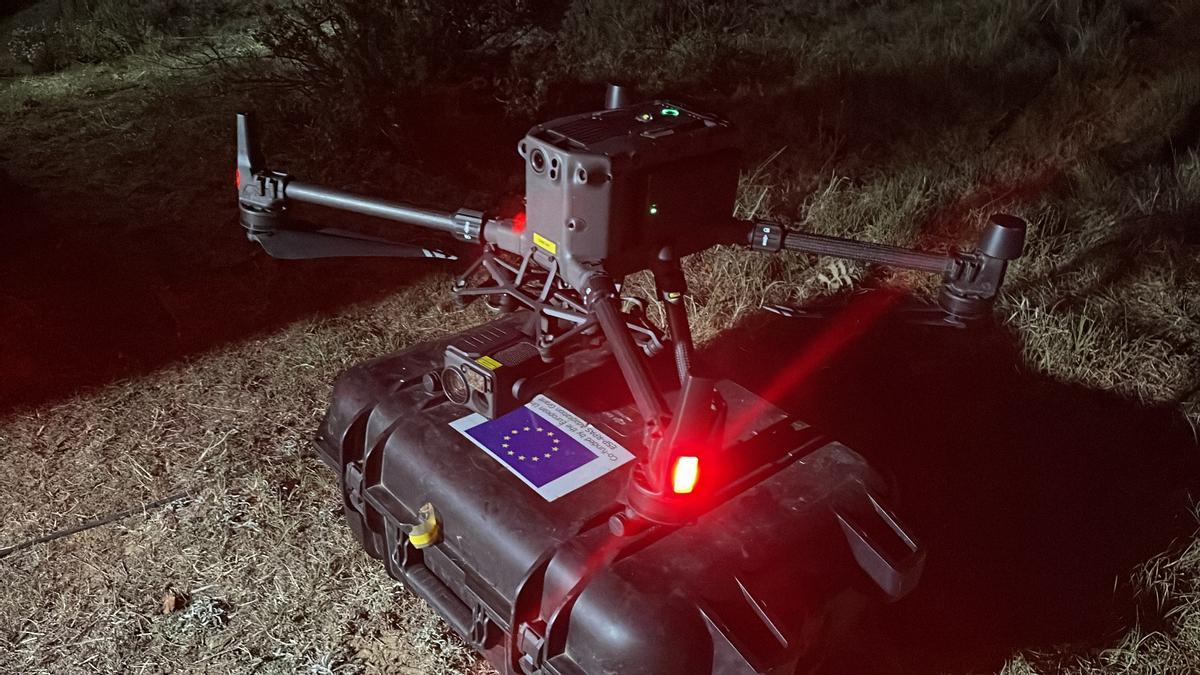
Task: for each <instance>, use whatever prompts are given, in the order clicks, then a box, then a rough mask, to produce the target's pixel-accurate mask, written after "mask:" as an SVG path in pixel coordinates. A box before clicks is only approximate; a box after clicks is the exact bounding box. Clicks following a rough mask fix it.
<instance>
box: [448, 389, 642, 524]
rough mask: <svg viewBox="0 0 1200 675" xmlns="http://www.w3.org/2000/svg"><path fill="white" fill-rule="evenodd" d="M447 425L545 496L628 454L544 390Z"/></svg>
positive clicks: (562, 490) (580, 481)
mask: <svg viewBox="0 0 1200 675" xmlns="http://www.w3.org/2000/svg"><path fill="white" fill-rule="evenodd" d="M451 426H452V427H454V428H455V429H456V430H458V431H459V433H461V434H463V435H464V436H466V437H467V438H468V439H470V440H471V442H473V443H474V444H475V445H476V446H478V447H479V448H481V449H482V450H485V451H486V452H487V453H488V454H489V455H491V456H492V457H493V458H495V459H496V460H497V461H498V462H500V463H501V464H502V465H503V466H504V467H505V468H507V469H508V470H509V471H510V472H511V473H513V474H514V475H515V476H517V477H518V478H520V479H521V481H522V482H523V483H525V484H526V485H528V486H529V487H531V488H533V489H534V491H536V492H537V493H538V494H539V495H541V496H542V497H544V498H545V499H546V500H547V501H553V500H555V499H557V498H559V497H561V496H563V495H565V494H568V493H570V492H572V491H574V490H576V489H578V488H579V487H581V486H583V485H585V484H587V483H590V482H591V481H593V480H595V479H597V478H599V477H600V476H603V475H604V474H606V473H608V472H609V471H611V470H613V469H615V468H617V467H618V466H621V465H622V464H624V463H625V462H628V461H629V460H630V459H633V455H632V454H631V453H630V452H629V451H628V450H626V449H625V448H623V447H621V446H620V445H618V444H617V443H616V442H615V441H613V440H612V439H611V438H609V437H608V436H606V435H605V434H604V433H602V432H601V431H600V430H598V429H596V428H595V427H593V426H591V425H590V424H587V423H586V422H584V421H583V420H582V419H581V418H579V417H578V416H577V415H575V414H574V413H572V412H571V411H569V410H567V409H566V408H564V407H562V406H560V405H558V404H557V403H555V402H554V401H552V400H550V399H549V398H546V397H545V396H538V397H537V398H535V399H534V400H533V401H531V402H530V403H529V404H528V405H524V406H521V407H520V408H517V409H516V410H513V411H512V412H509V413H507V414H505V415H502V416H500V417H497V418H496V419H494V420H488V419H487V418H485V417H483V416H482V415H478V414H472V415H468V416H466V417H464V418H462V419H460V420H456V421H455V422H453V423H451Z"/></svg>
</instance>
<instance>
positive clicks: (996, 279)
mask: <svg viewBox="0 0 1200 675" xmlns="http://www.w3.org/2000/svg"><path fill="white" fill-rule="evenodd" d="M742 222H743V223H744V224H745V225H747V226H748V229H747V233H748V234H747V241H746V243H748V244H749V245H750V248H752V249H754V250H757V251H764V252H768V253H775V252H778V251H782V250H788V251H805V252H808V253H815V254H817V255H828V256H836V257H839V258H849V259H852V260H862V261H865V262H872V263H877V264H880V265H888V266H891V267H905V268H909V269H915V270H921V271H925V272H933V273H938V274H941V275H942V291H941V294H940V296H939V298H938V304H939V305H941V307H942V309H943V310H945V311H946V312H948V313H949V314H950V315H952V316H954V317H958V318H961V319H970V318H976V317H979V316H981V315H983V314H985V313H986V312H987V311H988V310H989V308H990V307H991V303H992V300H994V299H995V297H996V294H997V293H999V292H1000V285H1001V284H1002V283H1004V275H1005V272H1006V271H1007V270H1008V263H1009V261H1011V260H1016V259H1017V258H1019V257H1021V252H1022V250H1023V249H1024V247H1025V221H1023V220H1021V219H1020V218H1018V217H1016V216H1010V215H1006V214H1002V213H998V214H993V215H992V217H991V219H990V220H989V222H988V224H987V225H986V226H985V227H984V229H983V236H982V237H981V238H980V240H979V245H978V247H976V249H975V250H974V251H969V252H953V253H950V254H949V255H938V254H935V253H926V252H923V251H915V250H912V249H906V248H900V247H897V246H885V245H883V244H872V243H869V242H864V241H855V240H853V239H843V238H841V237H830V236H825V235H819V234H809V233H806V232H789V231H788V230H786V229H785V228H784V227H783V226H782V225H779V224H778V223H772V222H768V221H742Z"/></svg>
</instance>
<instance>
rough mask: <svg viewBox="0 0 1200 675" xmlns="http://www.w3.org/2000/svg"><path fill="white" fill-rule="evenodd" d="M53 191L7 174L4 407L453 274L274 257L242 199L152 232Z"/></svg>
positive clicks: (1, 324)
mask: <svg viewBox="0 0 1200 675" xmlns="http://www.w3.org/2000/svg"><path fill="white" fill-rule="evenodd" d="M45 192H46V191H45V190H42V191H33V190H31V189H30V188H29V186H26V185H22V184H19V183H17V182H16V181H15V180H13V179H11V178H7V177H6V176H5V175H4V174H3V172H0V223H3V224H4V226H3V228H2V231H0V412H3V411H4V410H7V409H10V408H12V407H15V406H20V405H33V404H38V403H44V402H48V401H51V400H55V399H57V398H60V397H63V396H67V395H70V394H71V393H73V392H75V391H77V390H79V389H80V388H84V387H88V386H94V385H101V384H104V383H107V382H110V381H112V380H115V379H119V378H124V377H130V376H135V375H138V374H142V373H146V372H149V371H151V370H154V369H157V368H160V367H163V366H165V365H167V364H169V363H171V362H173V361H177V360H179V359H181V358H184V357H186V356H188V355H192V354H196V353H199V352H204V351H207V350H210V349H213V348H216V347H218V346H220V345H222V344H226V343H229V342H234V341H237V340H242V339H246V338H249V337H252V336H254V335H257V334H262V333H265V332H268V331H270V330H273V329H277V328H279V327H281V326H284V325H287V324H288V323H290V322H292V321H295V320H297V319H299V318H301V317H304V316H309V315H312V314H314V313H319V312H326V311H332V310H333V309H335V308H337V307H341V306H344V305H346V304H349V303H352V302H355V301H362V300H368V299H372V298H379V297H382V296H384V295H385V294H387V293H389V292H391V291H394V290H396V289H397V288H399V287H401V286H402V285H404V284H409V283H413V282H414V281H415V280H416V279H418V278H420V277H421V276H423V275H426V274H429V273H430V272H433V271H439V270H445V269H447V268H446V267H438V266H436V265H435V264H428V263H422V262H413V261H402V262H401V263H399V264H397V263H396V262H395V261H390V260H376V259H359V260H317V261H275V260H272V259H270V258H268V257H267V256H266V255H265V254H264V253H263V252H262V251H260V250H259V249H258V247H257V246H255V245H253V244H251V243H250V242H248V241H247V240H246V239H245V236H244V234H243V231H242V228H241V227H240V226H239V225H238V223H237V218H236V215H235V214H236V206H235V203H234V201H233V195H232V194H229V202H228V209H226V210H224V211H219V212H216V211H209V212H207V213H195V212H187V213H180V214H178V217H179V220H178V222H177V223H166V224H164V223H154V224H153V225H152V226H146V225H145V223H144V222H143V221H145V220H147V216H146V215H144V214H138V213H135V212H134V210H133V209H126V210H124V211H122V210H120V209H117V210H116V213H118V214H119V215H118V216H116V217H114V216H112V215H111V214H112V213H113V211H114V210H113V209H111V208H109V209H105V210H104V211H105V212H106V213H108V214H109V215H97V214H96V213H95V212H93V211H91V210H89V209H88V208H87V205H84V204H77V203H76V204H72V203H62V202H61V201H59V202H55V201H54V200H53V199H50V198H48V197H46V196H44V195H45ZM229 192H230V193H232V189H230V190H229ZM213 201H216V200H215V199H214V200H213ZM447 297H449V296H447ZM440 300H441V298H439V299H438V300H435V302H436V301H440Z"/></svg>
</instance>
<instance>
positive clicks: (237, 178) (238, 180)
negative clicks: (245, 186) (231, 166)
mask: <svg viewBox="0 0 1200 675" xmlns="http://www.w3.org/2000/svg"><path fill="white" fill-rule="evenodd" d="M233 182H234V184H235V185H237V189H239V190H241V189H242V170H241V169H238V170H236V171H234V172H233Z"/></svg>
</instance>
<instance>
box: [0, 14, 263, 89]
mask: <svg viewBox="0 0 1200 675" xmlns="http://www.w3.org/2000/svg"><path fill="white" fill-rule="evenodd" d="M240 6H241V5H239V4H235V3H234V2H233V0H133V1H130V0H76V1H75V2H66V3H64V4H63V15H62V17H61V18H60V19H59V20H57V21H54V22H51V23H42V24H37V25H33V26H25V27H22V28H17V29H16V30H14V31H13V34H12V37H11V39H10V40H9V51H10V52H11V53H12V55H13V56H14V57H15V58H16V59H17V60H18V61H20V62H22V63H26V64H29V65H30V66H31V67H32V68H33V70H34V72H46V71H51V70H57V69H59V68H63V67H65V66H67V65H69V64H71V63H74V62H84V63H95V62H100V61H106V60H109V59H112V58H116V57H119V56H124V55H127V54H133V53H137V52H140V51H145V50H147V49H149V48H150V47H151V46H153V45H156V44H157V43H159V42H161V41H162V40H164V39H169V38H176V37H184V36H194V35H198V34H201V33H203V32H204V31H207V30H211V29H214V28H216V27H219V26H221V25H222V24H224V23H226V22H227V21H229V20H230V19H232V18H236V17H238V16H240V15H241V13H242V12H243V11H244V10H241V9H239V7H240Z"/></svg>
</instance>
